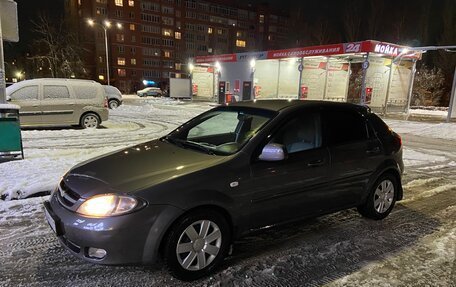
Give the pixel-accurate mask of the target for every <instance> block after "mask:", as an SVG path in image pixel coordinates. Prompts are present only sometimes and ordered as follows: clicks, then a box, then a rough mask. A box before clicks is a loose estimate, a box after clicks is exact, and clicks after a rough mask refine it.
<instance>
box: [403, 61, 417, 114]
mask: <svg viewBox="0 0 456 287" xmlns="http://www.w3.org/2000/svg"><path fill="white" fill-rule="evenodd" d="M415 73H416V59H413V66H412V70H411V74H410V80H409V90H408V99H407V107H406V112H407V115H406V118H405V119H406V120H408V117H409V115H410V113H409V111H410V102H411V101H412V90H413V82H414V81H415Z"/></svg>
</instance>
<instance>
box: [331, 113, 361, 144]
mask: <svg viewBox="0 0 456 287" xmlns="http://www.w3.org/2000/svg"><path fill="white" fill-rule="evenodd" d="M324 115H325V116H324V127H325V128H324V132H325V135H324V138H325V141H326V143H327V145H339V144H345V143H350V142H357V141H362V140H366V139H367V137H368V134H367V126H366V120H365V118H364V117H363V116H362V115H361V114H359V113H358V112H356V111H352V110H325V112H324Z"/></svg>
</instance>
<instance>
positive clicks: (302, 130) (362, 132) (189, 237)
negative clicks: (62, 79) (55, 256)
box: [45, 100, 403, 280]
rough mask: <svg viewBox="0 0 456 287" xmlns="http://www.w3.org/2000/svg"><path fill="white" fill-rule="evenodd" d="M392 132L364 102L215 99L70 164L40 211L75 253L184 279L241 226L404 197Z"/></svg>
mask: <svg viewBox="0 0 456 287" xmlns="http://www.w3.org/2000/svg"><path fill="white" fill-rule="evenodd" d="M402 172H403V162H402V143H401V138H400V137H399V136H398V135H397V134H396V133H394V132H393V131H391V130H390V129H389V128H388V126H387V125H386V124H385V123H384V122H383V121H382V120H381V119H380V118H379V117H377V116H376V115H375V114H374V113H371V112H370V111H369V109H368V108H366V107H362V106H357V105H352V104H343V103H331V102H318V101H287V100H265V101H249V102H240V103H236V104H232V105H226V106H221V107H217V108H214V109H212V110H210V111H208V112H205V113H203V114H201V115H199V116H197V117H195V118H194V119H192V120H190V121H188V122H187V123H185V124H183V125H182V126H180V127H178V128H177V129H175V130H174V131H173V132H171V133H170V134H168V135H167V136H165V137H163V138H160V139H157V140H152V141H148V142H145V143H142V144H139V145H136V146H133V147H129V148H125V149H123V150H120V151H116V152H113V153H110V154H107V155H104V156H100V157H98V158H95V159H92V160H89V161H86V162H84V163H81V164H79V165H77V166H75V167H73V168H72V169H71V170H70V171H69V172H68V173H67V174H65V175H64V177H63V178H62V180H61V182H60V184H59V186H58V188H57V189H56V190H55V192H53V194H52V195H51V197H50V200H49V202H45V214H46V218H47V220H48V222H49V224H50V226H51V227H52V229H53V230H54V232H55V233H56V234H57V236H58V238H59V239H60V241H61V242H62V244H63V246H65V247H66V248H67V249H68V250H70V251H71V252H72V253H73V254H74V255H76V256H78V257H80V258H82V259H84V260H87V261H90V262H94V263H100V264H130V263H133V264H138V263H139V264H151V263H153V262H155V260H156V259H157V258H159V257H162V258H163V260H164V263H165V264H166V266H167V267H168V269H169V270H170V271H171V273H172V274H173V275H174V276H176V277H177V278H179V279H182V280H194V279H197V278H199V277H201V276H204V275H207V274H208V273H210V272H212V271H213V270H214V268H216V267H217V266H218V265H219V264H220V263H221V262H222V260H223V258H224V257H225V256H226V255H227V253H228V251H229V249H230V245H231V244H232V243H233V241H234V240H235V239H237V238H239V237H240V236H243V235H245V234H246V233H248V232H250V231H252V230H258V229H261V228H262V227H264V226H271V225H278V224H282V223H286V222H291V221H296V220H300V219H303V218H306V217H312V216H319V215H322V214H327V213H331V212H336V211H338V210H342V209H347V208H353V207H357V208H358V210H359V212H360V213H361V214H362V215H363V216H366V217H368V218H372V219H382V218H384V217H386V216H387V215H388V214H389V213H390V212H391V210H392V209H393V207H394V204H395V202H396V201H397V200H401V199H402V186H401V174H402Z"/></svg>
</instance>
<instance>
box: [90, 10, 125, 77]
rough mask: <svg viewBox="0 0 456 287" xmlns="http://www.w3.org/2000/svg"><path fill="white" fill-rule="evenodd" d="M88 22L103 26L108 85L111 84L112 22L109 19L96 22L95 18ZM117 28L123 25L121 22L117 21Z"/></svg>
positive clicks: (92, 24) (91, 24)
mask: <svg viewBox="0 0 456 287" xmlns="http://www.w3.org/2000/svg"><path fill="white" fill-rule="evenodd" d="M87 23H88V24H89V25H90V26H94V25H98V26H100V27H101V28H103V32H104V40H105V51H106V77H107V80H108V85H110V77H109V52H108V28H110V27H111V22H110V21H108V20H105V21H104V22H103V24H100V23H98V22H95V21H94V20H92V19H89V20H87ZM116 26H117V28H119V29H120V28H122V25H121V24H120V23H117V24H116Z"/></svg>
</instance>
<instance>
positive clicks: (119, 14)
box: [115, 10, 123, 18]
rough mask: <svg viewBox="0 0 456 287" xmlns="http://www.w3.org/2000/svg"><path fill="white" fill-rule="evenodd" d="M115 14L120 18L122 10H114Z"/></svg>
mask: <svg viewBox="0 0 456 287" xmlns="http://www.w3.org/2000/svg"><path fill="white" fill-rule="evenodd" d="M115 14H116V17H117V18H122V16H123V12H122V10H116V13H115Z"/></svg>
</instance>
